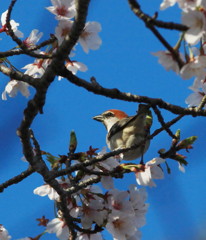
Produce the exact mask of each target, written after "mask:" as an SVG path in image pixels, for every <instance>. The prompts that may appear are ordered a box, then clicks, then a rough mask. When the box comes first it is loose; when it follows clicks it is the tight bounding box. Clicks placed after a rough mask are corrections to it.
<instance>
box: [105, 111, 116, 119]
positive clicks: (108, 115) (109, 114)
mask: <svg viewBox="0 0 206 240" xmlns="http://www.w3.org/2000/svg"><path fill="white" fill-rule="evenodd" d="M104 116H105V117H106V118H108V117H114V114H113V113H112V112H107V113H105V115H104Z"/></svg>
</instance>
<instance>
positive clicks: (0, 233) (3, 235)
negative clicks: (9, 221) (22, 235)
mask: <svg viewBox="0 0 206 240" xmlns="http://www.w3.org/2000/svg"><path fill="white" fill-rule="evenodd" d="M0 239H1V240H9V239H11V236H10V235H9V233H8V231H7V230H6V228H5V227H4V226H3V225H2V224H0Z"/></svg>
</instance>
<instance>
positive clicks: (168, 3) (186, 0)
mask: <svg viewBox="0 0 206 240" xmlns="http://www.w3.org/2000/svg"><path fill="white" fill-rule="evenodd" d="M175 3H178V5H179V7H180V8H181V9H182V10H183V11H185V12H186V11H188V10H189V9H192V10H195V8H196V7H197V6H200V5H201V0H163V2H162V3H161V4H160V10H165V9H166V8H168V7H172V6H174V5H175Z"/></svg>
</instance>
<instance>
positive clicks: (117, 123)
mask: <svg viewBox="0 0 206 240" xmlns="http://www.w3.org/2000/svg"><path fill="white" fill-rule="evenodd" d="M93 119H94V120H96V121H99V122H101V123H103V124H104V126H105V127H106V130H107V135H106V143H107V146H108V148H109V149H110V150H111V151H113V150H118V149H124V148H130V147H132V146H135V145H136V146H137V147H134V148H132V149H131V150H128V151H126V152H124V153H123V157H122V159H123V160H134V159H137V158H139V157H141V163H142V162H143V155H144V153H145V152H146V151H147V150H148V148H149V145H150V140H149V139H147V140H146V138H147V137H148V136H149V133H150V127H151V125H152V115H151V111H150V110H149V105H146V104H139V108H138V111H137V113H136V114H135V115H134V116H128V115H127V114H126V113H125V112H123V111H121V110H117V109H110V110H107V111H105V112H103V113H102V114H100V115H97V116H94V117H93ZM138 145H139V146H138Z"/></svg>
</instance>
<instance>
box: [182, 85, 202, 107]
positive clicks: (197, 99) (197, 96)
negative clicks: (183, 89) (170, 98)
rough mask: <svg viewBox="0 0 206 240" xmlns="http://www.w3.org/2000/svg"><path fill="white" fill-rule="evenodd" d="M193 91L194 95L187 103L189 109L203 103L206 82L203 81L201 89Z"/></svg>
mask: <svg viewBox="0 0 206 240" xmlns="http://www.w3.org/2000/svg"><path fill="white" fill-rule="evenodd" d="M191 90H193V93H191V94H190V95H189V96H188V97H187V98H186V100H185V102H186V104H188V106H189V107H196V106H198V105H199V104H200V103H201V101H202V98H203V97H204V96H205V95H206V82H205V81H201V83H200V88H197V89H195V88H191ZM204 108H206V107H204Z"/></svg>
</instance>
